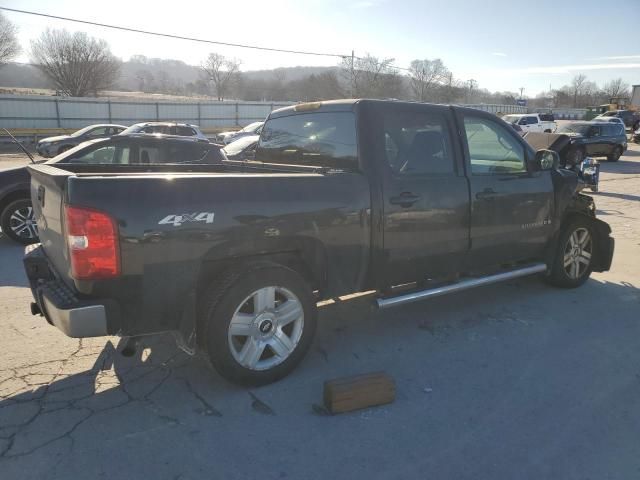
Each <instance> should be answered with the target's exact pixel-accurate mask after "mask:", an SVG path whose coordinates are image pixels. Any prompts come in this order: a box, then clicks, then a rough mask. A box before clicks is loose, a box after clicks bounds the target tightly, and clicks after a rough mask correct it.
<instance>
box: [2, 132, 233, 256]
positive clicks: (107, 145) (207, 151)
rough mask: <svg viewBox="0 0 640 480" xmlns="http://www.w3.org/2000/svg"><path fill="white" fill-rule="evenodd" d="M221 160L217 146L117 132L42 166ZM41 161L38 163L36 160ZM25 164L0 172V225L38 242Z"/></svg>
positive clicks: (18, 239) (112, 166)
mask: <svg viewBox="0 0 640 480" xmlns="http://www.w3.org/2000/svg"><path fill="white" fill-rule="evenodd" d="M224 159H225V156H224V152H222V151H221V150H220V146H219V145H215V144H211V143H206V144H205V143H203V142H196V141H194V140H192V139H190V138H185V137H170V136H166V135H160V136H145V135H135V134H134V135H117V136H114V137H111V138H105V139H96V140H91V141H89V142H86V143H84V144H82V145H80V146H77V147H74V148H72V149H70V150H66V151H65V152H63V153H61V154H60V155H58V156H57V157H55V158H53V159H51V160H49V161H47V162H44V165H47V166H53V165H66V164H83V165H96V164H99V165H100V167H99V169H100V171H106V172H110V171H115V170H116V169H122V168H123V167H124V168H125V169H126V170H127V171H133V170H134V169H135V167H146V166H148V165H154V164H165V165H170V164H174V163H187V164H190V165H191V164H211V163H221V161H222V160H224ZM40 163H42V162H40ZM29 179H30V177H29V172H28V170H27V167H18V168H13V169H9V170H3V171H0V228H1V229H2V233H4V234H5V235H6V236H7V237H9V238H11V239H12V240H15V241H16V242H20V243H23V244H29V243H34V242H37V241H38V227H37V225H36V222H35V220H34V217H33V209H32V206H31V199H30V196H29Z"/></svg>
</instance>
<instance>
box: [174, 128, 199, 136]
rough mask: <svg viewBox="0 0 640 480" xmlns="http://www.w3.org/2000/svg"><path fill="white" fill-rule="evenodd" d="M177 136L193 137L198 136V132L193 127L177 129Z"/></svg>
mask: <svg viewBox="0 0 640 480" xmlns="http://www.w3.org/2000/svg"><path fill="white" fill-rule="evenodd" d="M176 135H180V136H181V137H193V136H195V135H196V131H195V130H194V129H193V128H191V127H181V126H177V127H176Z"/></svg>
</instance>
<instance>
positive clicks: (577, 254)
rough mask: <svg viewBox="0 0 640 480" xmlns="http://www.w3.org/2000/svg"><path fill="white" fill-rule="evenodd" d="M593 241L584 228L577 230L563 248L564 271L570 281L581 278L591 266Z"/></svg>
mask: <svg viewBox="0 0 640 480" xmlns="http://www.w3.org/2000/svg"><path fill="white" fill-rule="evenodd" d="M592 254H593V241H592V239H591V233H589V230H587V229H586V228H577V229H576V230H574V231H573V233H572V234H571V235H570V236H569V239H568V240H567V243H566V245H565V248H564V263H563V264H564V269H565V272H566V274H567V276H568V277H569V278H571V279H574V280H575V279H578V278H580V277H582V276H583V275H584V274H585V273H586V272H587V271H588V269H589V266H590V265H591V256H592Z"/></svg>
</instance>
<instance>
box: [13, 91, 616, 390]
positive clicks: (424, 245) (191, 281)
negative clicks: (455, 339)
mask: <svg viewBox="0 0 640 480" xmlns="http://www.w3.org/2000/svg"><path fill="white" fill-rule="evenodd" d="M557 162H558V157H557V153H555V152H550V151H548V150H540V151H538V152H536V151H534V150H533V148H532V147H531V146H529V145H528V144H527V142H526V141H525V140H523V139H522V138H521V137H520V136H519V135H518V134H517V133H516V132H515V131H513V129H512V128H510V127H509V126H508V125H506V124H505V123H504V122H502V121H501V120H500V119H498V118H497V117H495V116H494V115H491V114H489V113H485V112H482V111H478V110H474V109H469V108H463V107H457V106H443V105H429V104H418V103H403V102H398V101H377V100H339V101H330V102H317V103H307V104H300V105H296V106H290V107H286V108H283V109H280V110H277V111H274V112H272V113H271V114H270V115H269V117H268V119H267V120H266V123H265V125H264V128H263V131H262V133H261V135H260V139H259V143H258V146H257V149H256V154H255V159H254V160H252V161H245V162H238V161H231V160H225V161H223V162H222V163H221V164H220V165H211V166H206V167H203V169H202V170H200V171H189V172H186V171H183V170H181V169H180V166H179V165H175V166H172V168H173V170H172V171H170V172H166V171H158V172H153V171H146V172H132V173H127V172H126V169H122V170H121V171H120V172H117V173H114V172H104V171H101V170H100V167H99V166H96V165H73V164H70V165H64V167H57V166H56V165H35V166H30V167H29V170H30V172H31V196H32V202H33V205H34V211H35V217H36V221H37V224H38V229H39V232H40V240H41V244H40V245H37V244H36V245H32V246H30V247H27V252H26V254H25V258H24V264H25V269H26V273H27V276H28V278H29V281H30V284H31V288H32V291H33V295H34V298H35V301H34V302H33V303H32V305H31V309H32V313H34V314H42V315H44V317H45V318H46V319H47V321H48V322H49V323H51V324H53V325H55V326H56V327H58V328H59V329H60V330H62V331H63V332H64V333H65V334H67V335H69V336H71V337H92V336H102V335H121V336H124V337H129V338H136V337H139V336H142V335H147V334H154V333H160V332H174V333H175V336H176V339H177V343H178V346H180V347H181V348H182V349H184V350H185V351H187V352H189V353H196V352H202V353H204V354H205V355H207V356H208V358H209V359H210V361H211V363H212V365H213V367H215V369H216V370H217V371H218V372H219V373H220V374H222V376H224V377H225V378H227V379H228V380H231V381H233V382H237V383H241V384H248V385H258V384H265V383H269V382H272V381H275V380H277V379H280V378H282V377H283V376H285V375H287V374H288V373H289V372H291V371H292V370H293V369H294V367H295V366H296V365H297V364H298V363H299V362H300V361H301V359H302V358H303V356H304V355H305V353H306V352H307V350H308V349H309V346H310V344H311V342H312V338H313V336H314V331H315V329H316V304H317V302H318V301H320V300H323V299H330V298H335V297H338V296H342V295H346V294H350V293H355V292H362V291H369V290H376V291H377V292H378V293H377V297H376V299H375V301H376V303H377V305H378V307H380V308H388V307H392V306H395V305H401V304H405V303H407V302H412V301H417V300H420V299H427V298H430V297H434V296H438V295H443V294H446V293H450V292H457V291H460V290H464V289H467V288H471V287H475V286H480V285H487V284H490V283H494V282H498V281H501V280H508V279H512V278H516V277H521V276H524V275H533V274H539V275H540V276H542V277H543V278H544V279H546V280H547V281H548V282H549V283H551V284H553V285H556V286H560V287H567V288H573V287H578V286H579V285H582V284H583V283H584V282H585V281H586V280H587V279H588V277H589V275H590V274H591V272H593V271H597V272H599V271H604V270H608V269H609V267H610V264H611V260H612V256H613V249H614V240H613V238H611V237H610V232H611V230H610V228H609V226H608V225H607V224H606V223H605V222H603V221H601V220H599V219H597V218H596V216H595V205H594V202H593V199H592V198H591V197H588V196H586V195H583V194H579V193H577V190H578V182H579V180H578V178H577V176H576V174H575V173H573V172H571V171H568V170H563V169H559V168H557Z"/></svg>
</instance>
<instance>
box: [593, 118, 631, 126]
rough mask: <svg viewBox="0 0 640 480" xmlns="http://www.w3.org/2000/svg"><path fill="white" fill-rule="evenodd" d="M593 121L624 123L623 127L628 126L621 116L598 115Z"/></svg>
mask: <svg viewBox="0 0 640 480" xmlns="http://www.w3.org/2000/svg"><path fill="white" fill-rule="evenodd" d="M593 121H594V122H600V123H616V124H618V125H622V127H623V128H626V125H625V124H624V121H623V120H622V119H621V118H620V117H596V118H594V119H593Z"/></svg>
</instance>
